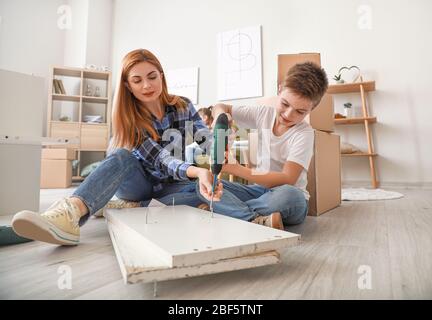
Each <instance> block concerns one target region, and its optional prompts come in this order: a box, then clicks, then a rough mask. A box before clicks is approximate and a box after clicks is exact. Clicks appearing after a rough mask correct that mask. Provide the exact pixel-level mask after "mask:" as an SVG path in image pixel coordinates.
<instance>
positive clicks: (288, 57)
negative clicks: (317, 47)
mask: <svg viewBox="0 0 432 320" xmlns="http://www.w3.org/2000/svg"><path fill="white" fill-rule="evenodd" d="M306 61H311V62H314V63H316V64H317V65H319V66H321V56H320V54H319V53H295V54H279V55H278V81H277V88H279V84H280V83H281V82H282V81H283V79H284V78H285V75H286V73H287V72H288V70H289V69H290V68H291V67H292V66H293V65H295V64H297V63H302V62H306Z"/></svg>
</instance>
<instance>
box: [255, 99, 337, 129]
mask: <svg viewBox="0 0 432 320" xmlns="http://www.w3.org/2000/svg"><path fill="white" fill-rule="evenodd" d="M277 100H278V97H277V96H273V97H266V98H260V99H258V100H257V102H256V103H257V104H258V105H266V106H271V107H276V104H277ZM305 121H306V122H307V123H309V124H310V125H311V127H312V128H314V129H316V130H321V131H327V132H333V131H334V108H333V96H332V95H331V94H325V95H324V96H323V97H322V99H321V102H320V104H319V105H317V106H316V107H315V109H313V111H312V112H311V113H310V114H309V115H308V116H306V118H305Z"/></svg>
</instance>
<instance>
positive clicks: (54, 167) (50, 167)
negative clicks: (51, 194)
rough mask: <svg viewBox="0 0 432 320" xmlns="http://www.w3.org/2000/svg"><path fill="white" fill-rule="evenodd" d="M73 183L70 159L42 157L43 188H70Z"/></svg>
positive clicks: (41, 184) (41, 183) (41, 182)
mask: <svg viewBox="0 0 432 320" xmlns="http://www.w3.org/2000/svg"><path fill="white" fill-rule="evenodd" d="M71 184H72V162H71V161H70V160H53V159H42V162H41V180H40V187H41V189H55V188H69V187H70V186H71Z"/></svg>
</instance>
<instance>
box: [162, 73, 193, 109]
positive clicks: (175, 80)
mask: <svg viewBox="0 0 432 320" xmlns="http://www.w3.org/2000/svg"><path fill="white" fill-rule="evenodd" d="M198 72H199V68H197V67H196V68H182V69H171V70H165V76H166V80H167V86H168V92H169V93H170V94H175V95H178V96H183V97H186V98H188V99H190V100H191V101H192V103H193V104H197V103H198Z"/></svg>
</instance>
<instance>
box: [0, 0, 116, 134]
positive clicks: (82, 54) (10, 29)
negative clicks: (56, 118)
mask: <svg viewBox="0 0 432 320" xmlns="http://www.w3.org/2000/svg"><path fill="white" fill-rule="evenodd" d="M112 4H113V3H112V0H91V1H90V0H43V1H34V0H0V69H3V70H8V71H14V72H19V73H24V74H34V75H37V76H42V77H44V78H45V88H44V89H43V90H44V93H43V94H44V97H45V100H44V103H43V106H44V107H43V116H42V118H40V119H39V118H38V119H36V120H35V119H33V121H39V122H40V126H41V127H43V131H42V132H41V133H40V135H45V134H46V106H47V83H46V79H47V77H48V73H49V67H50V66H52V65H66V66H75V67H84V66H86V65H87V64H95V65H97V66H102V65H104V66H108V67H110V61H111V27H112ZM63 5H68V6H69V7H70V16H68V17H67V18H66V19H69V18H71V24H70V27H66V28H62V27H60V26H62V25H64V22H65V20H64V19H63V18H62V17H63V16H64V15H67V14H68V12H65V11H60V12H58V9H59V8H61V6H63ZM59 25H60V26H59ZM30 109H31V106H29V110H30Z"/></svg>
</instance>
